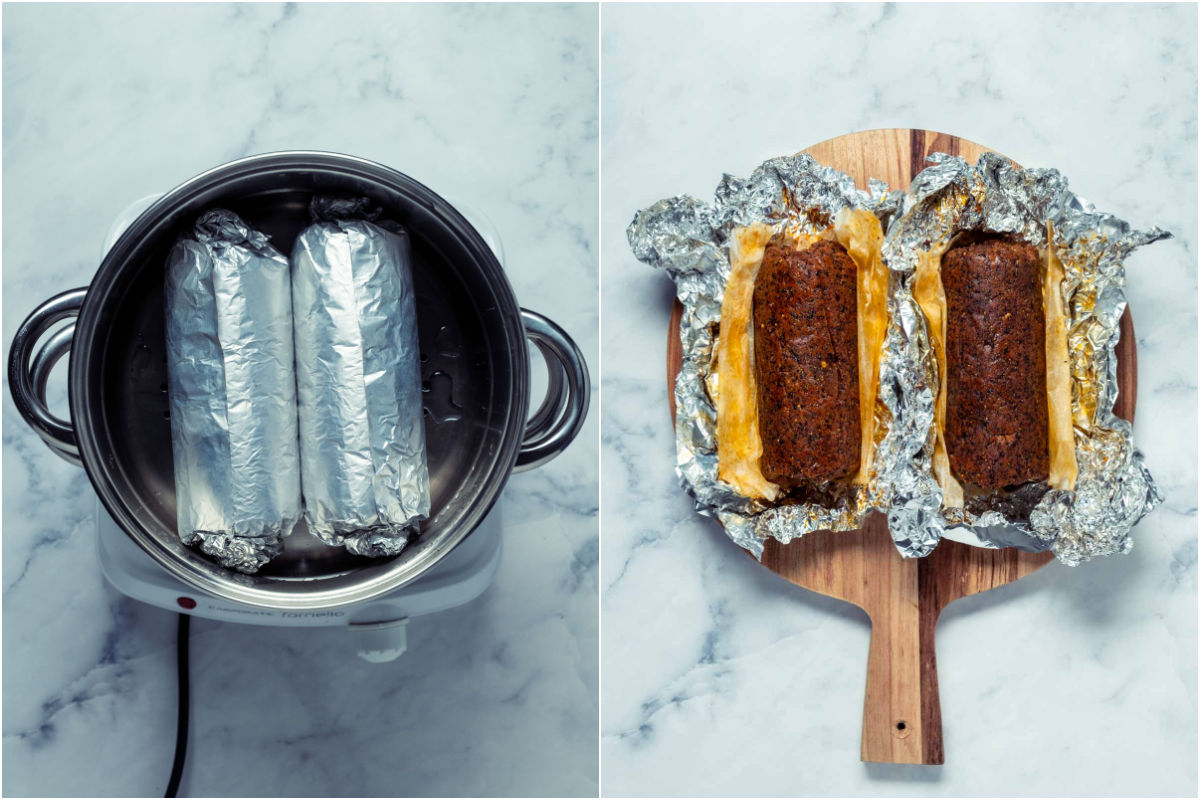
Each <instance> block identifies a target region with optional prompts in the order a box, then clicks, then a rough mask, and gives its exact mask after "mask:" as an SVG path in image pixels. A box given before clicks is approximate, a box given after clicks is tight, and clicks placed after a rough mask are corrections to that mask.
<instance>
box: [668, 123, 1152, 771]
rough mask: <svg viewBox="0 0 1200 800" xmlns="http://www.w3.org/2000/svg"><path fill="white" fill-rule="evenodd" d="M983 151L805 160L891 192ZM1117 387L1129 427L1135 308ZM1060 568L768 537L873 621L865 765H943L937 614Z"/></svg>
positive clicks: (895, 141)
mask: <svg viewBox="0 0 1200 800" xmlns="http://www.w3.org/2000/svg"><path fill="white" fill-rule="evenodd" d="M986 150H987V148H985V147H983V146H982V145H979V144H976V143H974V142H971V141H968V140H966V139H961V138H959V137H957V136H952V135H950V134H945V133H937V132H934V131H923V130H910V129H904V128H889V129H881V130H873V131H862V132H859V133H853V134H849V135H847V136H839V137H837V138H836V139H830V140H828V141H825V142H821V143H820V144H817V145H813V146H812V147H809V148H807V149H806V150H804V151H803V152H805V153H809V154H810V155H812V156H813V157H814V158H816V159H817V160H818V161H820V162H821V163H823V164H826V165H828V166H832V167H836V168H837V169H840V170H842V171H843V172H845V173H846V174H847V175H849V176H850V177H852V178H853V179H854V180H855V182H856V183H857V184H858V185H859V186H861V187H863V188H865V187H866V185H867V181H868V180H869V179H871V178H877V179H879V180H883V181H886V182H887V183H888V185H889V186H890V187H891V188H893V189H907V188H908V185H909V182H910V181H911V179H912V177H913V176H914V175H916V174H917V173H918V172H920V171H921V169H923V168H924V166H925V158H926V156H928V155H929V154H930V153H935V152H941V153H949V154H950V155H958V156H962V157H963V158H965V159H967V160H968V161H970V162H972V163H973V162H974V161H975V160H976V159H977V158H978V157H979V155H980V154H981V153H983V152H985V151H986ZM681 313H682V307H681V306H680V305H679V303H678V302H676V303H675V307H674V308H673V309H672V312H671V319H670V327H669V334H668V344H667V385H668V386H669V387H671V388H672V391H669V392H668V396H669V398H670V404H671V418H672V420H674V417H675V393H674V390H673V389H674V386H675V376H676V375H678V374H679V368H680V365H681V363H682V351H681V346H680V341H679V318H680V315H681ZM1117 380H1118V386H1119V394H1118V397H1117V402H1116V409H1115V410H1116V413H1117V415H1118V416H1120V417H1122V418H1124V419H1127V420H1130V421H1131V422H1132V421H1133V414H1134V409H1135V406H1136V401H1137V351H1136V344H1135V339H1134V332H1133V321H1132V318H1131V316H1130V314H1129V310H1128V309H1126V311H1125V315H1124V316H1123V317H1122V318H1121V338H1120V341H1119V342H1118V344H1117ZM1052 559H1053V556H1051V555H1050V554H1049V553H1026V552H1023V551H1020V550H1015V549H1012V548H1008V549H1004V550H986V549H983V548H979V547H971V546H969V545H964V544H960V543H958V542H952V541H948V540H943V541H942V542H941V543H940V544H939V545H938V547H937V549H936V550H934V552H933V553H932V554H931V555H930V556H928V557H926V558H922V559H903V558H901V557H900V556H899V554H898V553H897V552H896V548H895V546H894V545H893V544H892V539H891V536H889V534H888V531H887V521H886V519H885V518H884V517H883V515H881V514H873V515H872V516H871V517H870V518H869V519H868V521H867V524H866V525H865V526H864V527H863V528H861V529H860V530H857V531H851V532H843V533H833V532H830V531H819V532H817V533H813V534H810V535H808V536H805V537H804V538H803V539H798V540H796V541H793V542H792V543H791V544H788V545H781V544H780V543H779V542H777V541H775V540H774V539H770V540H768V541H767V542H766V547H765V551H764V554H763V559H762V564H763V566H765V567H766V568H767V569H769V570H771V571H772V572H775V573H776V574H778V575H779V576H781V577H783V578H784V579H786V580H788V581H790V582H792V583H794V584H796V585H797V586H802V587H804V588H805V589H809V590H811V591H814V592H819V593H821V594H824V595H828V596H830V597H835V598H838V599H840V600H845V601H846V602H848V603H853V604H854V605H856V606H858V607H860V608H862V609H863V610H864V611H866V612H867V615H868V616H869V617H870V619H871V647H870V652H869V654H868V657H867V687H866V694H865V702H864V706H863V735H862V760H863V761H882V762H892V763H902V764H942V763H944V761H945V749H944V746H943V742H942V714H941V706H940V703H939V701H938V690H937V659H936V657H935V649H934V629H935V627H936V626H937V620H938V616H939V615H940V614H941V611H942V609H944V608H945V607H946V606H947V605H949V604H950V603H951V602H953V601H954V600H957V599H958V598H960V597H966V596H967V595H971V594H977V593H979V592H985V591H987V590H988V589H994V588H995V587H997V586H1003V585H1004V584H1006V583H1011V582H1012V581H1015V580H1018V579H1020V578H1023V577H1025V576H1026V575H1028V574H1030V573H1032V572H1034V571H1035V570H1037V569H1038V568H1040V567H1042V566H1044V565H1045V564H1046V563H1048V562H1049V561H1051V560H1052ZM976 624H986V621H984V620H981V621H979V622H977V623H976ZM798 702H803V701H802V700H801V701H798Z"/></svg>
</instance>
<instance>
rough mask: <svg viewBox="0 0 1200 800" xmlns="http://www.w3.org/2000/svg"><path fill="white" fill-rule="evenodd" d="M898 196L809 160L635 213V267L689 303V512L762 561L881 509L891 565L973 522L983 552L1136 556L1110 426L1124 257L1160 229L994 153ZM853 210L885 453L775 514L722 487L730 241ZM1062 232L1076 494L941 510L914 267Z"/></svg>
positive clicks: (683, 468)
mask: <svg viewBox="0 0 1200 800" xmlns="http://www.w3.org/2000/svg"><path fill="white" fill-rule="evenodd" d="M930 161H931V162H932V165H931V166H930V167H929V168H928V169H926V170H924V171H923V172H922V173H921V174H919V175H918V176H916V178H914V180H913V182H912V186H911V188H910V190H909V191H908V192H907V193H906V194H902V193H900V192H898V191H892V192H889V191H888V189H887V186H886V185H885V184H883V183H882V182H879V181H872V182H871V184H870V188H869V191H866V192H864V191H862V190H860V189H858V188H857V187H855V185H854V182H853V180H852V179H850V177H849V176H847V175H845V174H844V173H841V172H839V171H838V170H835V169H832V168H829V167H825V166H822V165H820V164H818V163H817V162H816V161H815V160H814V159H812V158H811V157H810V156H808V155H804V154H801V155H795V156H788V157H783V158H776V159H772V160H770V161H767V162H765V163H764V164H763V165H761V166H760V167H759V168H758V169H756V170H755V171H754V172H753V174H751V176H750V177H749V178H747V179H744V180H743V179H738V178H734V177H731V176H728V175H726V176H725V177H724V178H723V179H722V181H721V183H720V184H719V185H718V187H717V190H716V194H715V197H714V200H713V202H712V203H703V202H701V201H699V200H696V199H695V198H692V197H687V196H680V197H674V198H668V199H665V200H662V201H659V202H658V203H656V204H654V205H653V206H650V207H649V208H646V209H643V210H642V211H639V212H638V213H637V214H636V215H635V217H634V219H633V222H632V223H631V224H630V226H629V229H628V237H629V242H630V246H631V247H632V249H633V252H634V254H635V256H636V257H637V258H638V259H639V260H641V261H643V262H645V263H647V264H649V265H650V266H652V267H656V268H661V269H664V270H666V271H667V273H668V274H669V275H670V276H671V277H672V278H673V279H674V281H675V285H676V293H677V296H678V298H679V300H680V302H681V304H682V305H683V316H682V320H681V323H680V338H681V341H682V344H683V365H682V368H681V370H680V373H679V376H678V378H677V380H676V384H675V398H676V408H677V411H676V444H677V462H676V471H677V473H678V475H679V477H680V481H681V483H682V485H683V486H684V488H685V489H686V490H687V491H688V492H689V494H691V495H692V497H693V498H694V499H695V501H696V505H697V509H698V510H699V511H700V512H701V513H703V514H707V515H714V516H716V517H717V518H718V519H719V520H720V521H721V523H722V525H723V526H724V528H725V530H726V532H727V533H728V534H729V536H730V538H732V539H733V540H734V541H735V542H736V543H737V544H739V545H740V546H742V547H744V548H745V549H747V550H748V551H750V552H751V553H753V554H754V555H755V556H756V557H761V555H762V549H763V542H764V540H765V539H766V538H767V537H773V538H775V539H778V540H779V541H781V542H784V543H786V542H789V541H791V540H792V539H794V538H797V537H799V536H803V535H805V534H807V533H809V532H812V531H816V530H834V531H845V530H853V529H856V528H858V527H860V526H861V524H862V522H863V518H864V517H865V515H866V513H867V512H868V511H870V510H871V509H872V508H876V509H880V510H884V511H886V512H887V515H888V524H889V529H890V531H891V534H892V538H893V540H894V541H895V544H896V547H897V549H898V550H899V552H900V553H901V554H902V555H904V556H907V557H914V556H923V555H927V554H928V553H929V552H931V551H932V550H933V548H934V547H935V546H936V545H937V543H938V541H939V540H940V539H941V538H942V537H943V536H944V535H945V534H946V533H947V532H948V531H950V530H952V529H954V528H962V527H967V526H969V527H971V528H973V529H974V533H975V534H976V536H978V537H979V538H980V539H981V540H982V542H983V544H984V545H985V546H989V547H999V546H1008V545H1016V546H1020V547H1022V548H1025V549H1032V550H1045V549H1053V550H1054V552H1055V554H1056V555H1057V556H1058V557H1059V559H1061V560H1062V561H1064V562H1066V563H1068V564H1076V563H1079V562H1080V561H1082V560H1086V559H1087V558H1089V557H1091V556H1093V555H1101V554H1108V553H1115V552H1124V551H1126V550H1128V549H1129V546H1130V540H1129V530H1130V529H1131V528H1132V526H1133V525H1134V524H1135V523H1136V522H1137V520H1139V519H1140V518H1141V517H1142V516H1143V515H1144V514H1146V513H1147V512H1149V511H1150V510H1151V509H1152V508H1153V507H1154V505H1155V504H1156V503H1157V502H1158V501H1159V499H1160V498H1159V495H1158V492H1157V490H1156V489H1155V487H1154V484H1153V481H1152V480H1151V478H1150V475H1149V473H1148V472H1147V471H1146V469H1145V466H1144V464H1143V460H1142V456H1141V454H1140V453H1139V452H1138V451H1137V450H1136V449H1135V448H1134V447H1133V444H1132V436H1131V430H1130V426H1129V424H1128V423H1126V422H1124V421H1122V420H1120V419H1117V418H1116V417H1115V416H1114V415H1113V414H1112V405H1113V401H1114V400H1115V398H1116V390H1117V386H1116V360H1115V357H1114V355H1113V349H1114V347H1115V344H1116V341H1117V336H1118V332H1117V325H1118V322H1119V320H1120V317H1121V313H1122V311H1123V310H1124V307H1125V297H1124V291H1123V284H1124V270H1123V266H1122V262H1123V259H1124V257H1125V255H1126V254H1128V253H1129V252H1130V251H1131V250H1132V249H1133V248H1135V247H1137V246H1140V245H1142V244H1147V243H1149V242H1152V241H1155V240H1157V239H1159V238H1163V237H1165V236H1167V235H1168V234H1166V233H1164V232H1162V231H1159V230H1157V229H1152V230H1151V231H1148V232H1141V231H1136V230H1133V229H1132V228H1131V227H1130V226H1129V225H1128V224H1127V223H1125V222H1123V221H1121V220H1119V219H1116V218H1115V217H1112V216H1111V215H1107V214H1101V213H1098V212H1096V211H1095V210H1094V209H1093V208H1092V207H1091V206H1090V205H1089V204H1088V203H1086V202H1085V201H1083V200H1081V199H1080V198H1078V197H1076V196H1075V195H1073V194H1071V192H1070V191H1069V190H1068V188H1067V182H1066V180H1065V179H1064V178H1062V176H1060V175H1059V173H1058V172H1057V171H1055V170H1021V169H1020V168H1017V167H1015V166H1014V165H1012V164H1011V163H1010V162H1008V161H1007V160H1006V159H1003V158H1001V157H999V156H995V155H994V154H987V155H985V156H984V157H982V158H981V159H980V162H979V164H978V165H976V166H974V167H973V166H971V165H969V164H967V163H966V162H965V161H963V160H962V159H958V158H951V157H949V156H944V155H941V154H938V155H935V156H933V157H932V158H931V159H930ZM843 209H865V210H869V211H871V212H872V213H874V214H875V215H876V216H877V217H878V218H879V220H880V221H881V223H882V224H883V227H884V230H885V232H886V240H885V243H884V253H883V254H884V259H885V262H886V263H887V266H888V268H889V270H890V271H891V281H890V284H889V296H888V313H889V321H888V327H887V333H886V336H885V338H884V343H883V350H882V354H881V359H880V383H879V391H878V395H877V399H876V404H875V428H876V434H875V457H874V461H873V464H872V465H871V468H870V470H869V477H868V480H867V481H866V483H865V484H861V485H853V484H849V483H842V482H837V483H831V484H827V485H825V486H822V487H818V488H819V489H820V491H819V492H818V494H820V495H821V497H820V498H819V500H815V501H813V502H805V503H796V504H790V505H773V504H770V503H767V502H764V501H762V500H757V499H752V498H749V497H745V496H743V495H741V494H739V493H738V492H736V491H735V490H733V489H732V487H730V486H728V485H726V484H724V483H723V482H721V481H720V480H719V479H718V477H717V435H716V432H717V424H716V408H715V402H714V398H713V396H712V392H713V391H719V387H715V386H713V383H714V382H713V381H711V380H710V378H711V377H712V376H713V375H714V374H715V365H714V354H715V353H716V350H717V341H718V337H719V322H720V311H721V301H722V297H723V293H724V289H725V285H726V282H727V281H728V279H729V269H730V259H729V244H730V239H731V236H732V234H733V232H734V230H735V229H737V228H739V227H743V226H747V225H751V224H753V223H764V224H767V225H771V226H775V227H777V228H780V229H782V228H785V227H786V228H788V229H790V230H797V231H801V232H805V233H811V234H818V233H820V232H821V231H822V230H823V229H825V228H827V227H828V226H829V225H830V222H831V221H832V220H833V219H834V218H835V217H836V215H837V213H838V212H839V211H841V210H843ZM1051 227H1052V229H1053V236H1054V248H1055V254H1056V255H1057V256H1058V258H1059V260H1060V261H1061V263H1062V265H1063V268H1064V274H1065V279H1064V281H1063V287H1062V291H1063V302H1064V309H1065V312H1066V314H1067V318H1068V320H1067V324H1068V346H1069V352H1070V358H1071V372H1072V377H1073V379H1074V385H1075V386H1076V387H1077V391H1076V392H1074V393H1073V395H1072V405H1073V410H1074V419H1075V426H1076V436H1075V439H1076V460H1077V462H1078V464H1079V474H1078V478H1077V480H1076V485H1075V489H1074V491H1063V490H1047V487H1044V486H1041V487H1028V488H1027V489H1025V490H1023V491H1022V492H1017V493H1013V494H1011V495H1007V496H1003V497H1001V496H991V497H986V498H974V499H973V500H971V501H970V502H968V503H967V504H966V505H967V506H968V507H967V508H966V509H961V508H945V507H943V506H944V503H943V492H942V489H941V487H940V486H939V484H938V481H937V480H936V479H935V478H934V476H933V473H932V471H931V456H932V453H933V443H934V426H933V420H934V399H935V395H936V393H935V388H936V386H937V384H938V374H937V363H936V359H935V358H934V356H933V353H932V352H931V347H930V343H929V336H928V329H927V324H926V320H925V317H924V315H923V314H922V312H921V309H920V307H919V306H918V305H917V303H916V302H915V301H914V299H913V295H912V288H911V278H912V274H913V270H914V268H915V265H916V262H917V259H918V258H919V257H920V254H921V253H922V252H924V251H927V250H929V249H931V248H935V247H938V246H944V243H945V242H946V241H948V240H949V237H951V236H953V235H954V234H955V233H958V232H959V231H964V230H979V231H994V232H1002V233H1008V234H1012V235H1016V236H1019V237H1020V238H1025V239H1026V240H1027V241H1030V242H1031V243H1034V244H1036V245H1040V246H1043V247H1044V246H1045V244H1046V241H1047V236H1048V230H1049V229H1050V228H1051Z"/></svg>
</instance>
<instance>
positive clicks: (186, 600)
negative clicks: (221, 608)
mask: <svg viewBox="0 0 1200 800" xmlns="http://www.w3.org/2000/svg"><path fill="white" fill-rule="evenodd" d="M175 602H176V603H178V604H179V607H180V608H187V609H192V608H195V607H196V601H195V600H193V599H192V598H190V597H177V598H175Z"/></svg>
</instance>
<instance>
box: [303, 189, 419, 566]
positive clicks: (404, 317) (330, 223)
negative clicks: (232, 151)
mask: <svg viewBox="0 0 1200 800" xmlns="http://www.w3.org/2000/svg"><path fill="white" fill-rule="evenodd" d="M312 212H313V216H314V218H315V219H316V220H318V221H316V222H315V223H314V224H312V225H311V226H309V227H308V228H306V229H305V230H304V231H303V232H302V233H301V234H300V236H299V237H298V238H297V239H296V243H295V246H294V248H293V252H292V287H291V290H292V303H293V307H294V309H295V318H296V324H295V342H296V378H297V381H296V383H297V390H298V395H299V400H300V409H299V417H300V464H301V482H302V485H303V491H304V504H305V519H306V521H307V523H308V528H309V530H310V531H311V532H312V533H313V534H315V535H316V536H317V537H319V538H320V539H321V540H322V541H324V542H326V543H328V544H332V545H345V547H346V548H347V549H348V550H349V551H350V552H352V553H356V554H358V555H363V556H390V555H395V554H397V553H399V552H400V551H401V550H402V549H403V548H404V546H405V545H406V544H407V543H408V540H409V537H410V536H411V535H412V534H413V533H414V532H415V530H416V526H417V523H418V522H419V521H420V520H421V519H424V518H425V517H427V516H428V514H429V505H430V498H429V470H428V467H427V464H426V456H425V424H424V416H423V415H424V411H423V408H422V399H421V364H420V349H419V342H418V339H417V319H416V297H415V293H414V288H413V277H412V266H411V261H412V255H411V246H410V243H409V238H408V234H407V232H405V231H404V230H403V229H401V228H400V227H399V226H393V225H388V226H387V227H384V226H383V225H380V224H376V223H374V222H372V221H370V219H367V217H374V216H376V215H377V212H372V211H370V208H369V205H368V204H367V203H366V202H365V201H355V200H344V199H341V198H322V197H318V198H315V199H314V201H313V205H312Z"/></svg>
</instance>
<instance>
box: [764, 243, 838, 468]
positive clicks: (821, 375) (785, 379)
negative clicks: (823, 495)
mask: <svg viewBox="0 0 1200 800" xmlns="http://www.w3.org/2000/svg"><path fill="white" fill-rule="evenodd" d="M857 274H858V272H857V267H856V266H855V264H854V262H853V261H852V260H851V259H850V256H849V255H847V253H846V250H845V249H844V248H843V247H842V246H841V245H840V244H838V243H837V242H831V241H826V240H822V241H819V242H817V243H816V244H814V245H813V246H812V247H810V248H808V249H806V250H799V251H798V250H796V249H795V247H794V245H792V243H791V242H790V241H787V240H786V239H785V240H783V241H781V242H776V241H772V242H771V243H769V244H768V245H767V247H766V250H765V252H764V254H763V261H762V266H761V268H760V269H759V273H758V278H757V280H756V281H755V284H754V371H755V378H756V382H757V387H758V388H757V393H758V426H759V434H760V436H761V438H762V445H763V453H762V459H761V461H760V462H759V466H760V468H761V470H762V473H763V476H764V477H765V478H766V479H767V480H769V481H772V482H773V483H776V484H778V485H780V486H782V487H784V488H792V487H795V486H797V485H799V484H801V483H803V482H818V481H826V480H832V479H834V478H840V477H843V476H845V475H847V474H848V473H850V472H852V471H854V470H856V469H857V468H858V461H859V444H860V439H861V436H862V433H861V423H860V420H859V415H858V302H857V301H858V288H857Z"/></svg>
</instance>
